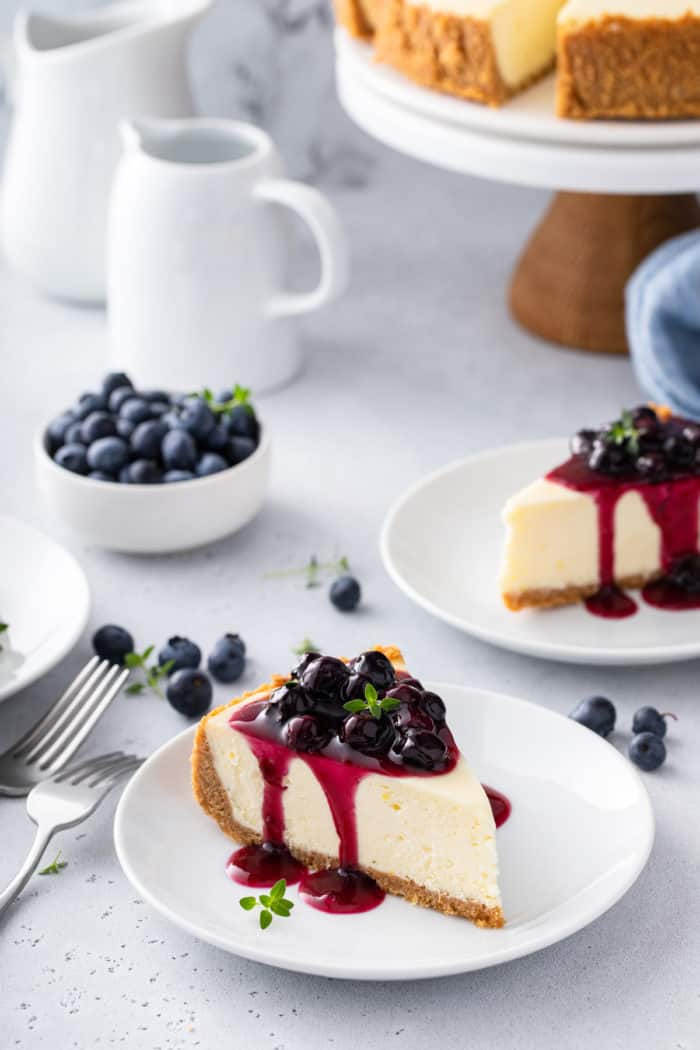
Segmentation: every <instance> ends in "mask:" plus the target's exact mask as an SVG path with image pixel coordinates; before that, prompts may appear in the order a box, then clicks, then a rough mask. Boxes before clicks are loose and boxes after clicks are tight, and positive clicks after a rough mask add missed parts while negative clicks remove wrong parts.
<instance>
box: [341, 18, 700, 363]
mask: <svg viewBox="0 0 700 1050" xmlns="http://www.w3.org/2000/svg"><path fill="white" fill-rule="evenodd" d="M336 56H337V62H336V76H337V84H338V92H339V95H340V100H341V102H342V104H343V106H344V108H345V109H346V111H347V112H348V114H349V115H350V116H351V117H352V119H353V120H354V121H355V122H356V123H357V124H358V125H359V126H360V127H361V128H363V129H364V130H365V131H366V132H368V133H369V134H370V135H372V136H374V137H375V138H377V139H379V140H380V141H382V142H384V143H386V144H387V145H389V146H392V147H393V148H394V149H397V150H399V151H401V152H403V153H406V154H409V155H410V156H412V157H416V158H418V159H419V160H423V161H426V162H427V163H429V164H434V165H437V166H439V167H443V168H447V169H449V170H451V171H458V172H464V173H465V174H469V175H479V176H482V177H483V178H488V179H495V180H498V181H501V182H509V183H513V184H516V185H521V186H536V187H540V188H543V189H550V190H555V191H557V192H556V196H555V197H554V199H553V201H552V203H551V205H550V207H549V209H548V211H547V213H546V215H545V217H544V218H543V220H542V221H541V223H540V225H539V226H538V228H537V230H536V231H535V233H534V234H533V236H532V238H531V240H530V242H529V244H528V245H527V246H526V248H525V250H524V252H523V254H522V257H521V259H520V261H519V263H518V266H517V267H516V270H515V273H514V275H513V279H512V282H511V287H510V296H509V299H510V308H511V310H512V312H513V315H514V316H515V318H516V319H517V320H518V321H519V322H520V323H521V324H523V325H524V326H525V327H526V328H528V329H530V330H531V331H533V332H535V333H536V334H538V335H540V336H542V337H543V338H545V339H548V340H549V341H551V342H554V343H558V344H561V345H564V346H575V347H579V348H581V349H586V350H606V351H618V352H624V351H625V350H626V349H627V343H626V338H625V326H624V287H625V284H626V282H627V279H628V278H629V276H630V274H631V273H632V272H633V270H634V269H635V268H636V266H637V265H638V264H639V263H640V262H641V260H642V259H643V258H644V257H645V256H646V255H648V254H649V252H650V251H652V250H653V249H654V248H656V247H657V246H658V245H659V244H661V243H662V242H663V241H665V240H667V239H668V238H669V237H672V236H675V235H676V234H679V233H684V232H686V231H687V230H690V229H694V228H695V227H698V226H700V205H698V201H697V198H696V196H695V194H696V190H697V188H698V185H699V184H700V120H699V121H666V122H623V121H619V122H616V121H602V122H599V121H596V122H578V121H568V120H561V119H559V118H557V117H556V116H555V109H554V90H555V80H554V76H551V77H549V78H547V79H546V80H544V81H542V82H541V83H539V84H537V85H536V86H535V87H533V88H531V89H530V90H529V91H527V92H525V93H524V94H522V95H521V96H519V97H518V98H517V99H515V100H514V101H513V102H511V103H509V104H508V105H507V106H505V107H503V108H502V109H490V108H488V107H486V106H480V105H476V104H474V103H470V102H466V101H463V100H461V99H456V98H451V97H449V96H446V95H441V94H439V93H438V92H433V91H428V90H426V89H424V88H421V87H418V86H417V85H415V84H413V83H412V82H411V81H409V80H407V79H405V78H404V77H402V76H401V75H400V74H398V73H396V72H395V71H394V70H392V69H390V68H389V67H386V66H381V65H379V64H377V63H375V62H374V60H373V58H372V52H371V49H370V48H369V47H368V46H367V45H365V44H362V43H360V42H358V41H356V40H353V39H351V38H350V37H349V36H348V35H347V34H346V33H345V32H344V31H343V30H340V29H339V30H338V31H337V33H336Z"/></svg>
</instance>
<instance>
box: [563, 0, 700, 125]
mask: <svg viewBox="0 0 700 1050" xmlns="http://www.w3.org/2000/svg"><path fill="white" fill-rule="evenodd" d="M557 54H558V61H557V65H558V73H559V75H558V82H557V109H558V113H559V115H560V116H562V117H577V118H580V119H590V118H593V117H608V118H614V117H618V118H619V117H622V118H632V119H640V118H651V119H659V118H669V117H688V116H689V117H697V116H700V2H699V0H568V3H567V4H566V6H565V7H564V8H563V10H562V11H561V13H560V15H559V22H558V43H557Z"/></svg>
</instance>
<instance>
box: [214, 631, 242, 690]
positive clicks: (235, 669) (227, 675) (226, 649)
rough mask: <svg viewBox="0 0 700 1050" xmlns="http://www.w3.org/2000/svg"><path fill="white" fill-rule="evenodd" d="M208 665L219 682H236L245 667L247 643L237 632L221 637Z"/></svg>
mask: <svg viewBox="0 0 700 1050" xmlns="http://www.w3.org/2000/svg"><path fill="white" fill-rule="evenodd" d="M207 667H208V668H209V670H210V672H211V673H212V674H213V676H214V678H216V680H217V682H235V681H236V680H237V679H238V678H240V677H241V675H242V674H243V671H244V669H245V645H244V644H243V642H242V641H241V639H240V637H239V636H238V635H237V634H225V635H224V636H223V638H220V639H219V640H218V642H217V643H216V645H215V646H214V648H213V649H212V652H211V655H210V657H209V659H208V660H207Z"/></svg>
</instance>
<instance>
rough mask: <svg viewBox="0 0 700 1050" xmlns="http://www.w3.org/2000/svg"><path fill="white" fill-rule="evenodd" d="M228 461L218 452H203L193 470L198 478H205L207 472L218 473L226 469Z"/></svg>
mask: <svg viewBox="0 0 700 1050" xmlns="http://www.w3.org/2000/svg"><path fill="white" fill-rule="evenodd" d="M228 467H229V465H228V463H227V462H226V460H225V459H224V457H223V456H220V455H219V453H218V452H205V453H204V455H203V456H202V457H201V459H200V460H199V462H198V463H197V466H196V467H195V472H196V474H197V477H198V478H206V477H207V476H208V475H209V474H219V473H220V472H221V471H222V470H228Z"/></svg>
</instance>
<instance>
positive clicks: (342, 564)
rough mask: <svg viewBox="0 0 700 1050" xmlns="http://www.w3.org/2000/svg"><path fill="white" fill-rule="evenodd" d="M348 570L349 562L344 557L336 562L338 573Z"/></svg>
mask: <svg viewBox="0 0 700 1050" xmlns="http://www.w3.org/2000/svg"><path fill="white" fill-rule="evenodd" d="M349 570H350V562H349V561H348V559H347V558H346V557H345V555H343V557H342V558H341V559H340V560H339V561H338V571H339V572H348V571H349Z"/></svg>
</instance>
